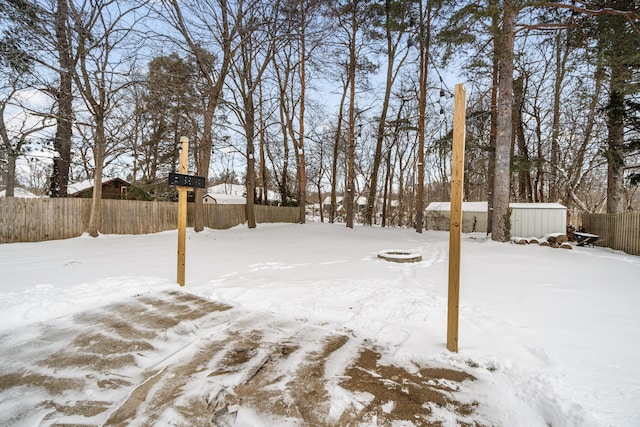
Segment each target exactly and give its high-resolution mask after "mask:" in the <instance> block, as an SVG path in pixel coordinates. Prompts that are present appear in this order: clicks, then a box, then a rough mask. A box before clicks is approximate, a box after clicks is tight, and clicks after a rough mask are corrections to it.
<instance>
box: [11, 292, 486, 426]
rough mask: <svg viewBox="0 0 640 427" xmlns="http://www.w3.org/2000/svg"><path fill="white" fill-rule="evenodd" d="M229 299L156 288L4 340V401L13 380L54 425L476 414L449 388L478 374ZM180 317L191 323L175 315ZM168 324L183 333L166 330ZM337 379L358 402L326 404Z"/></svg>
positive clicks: (364, 420) (418, 421) (345, 422)
mask: <svg viewBox="0 0 640 427" xmlns="http://www.w3.org/2000/svg"><path fill="white" fill-rule="evenodd" d="M230 309H231V307H229V306H226V305H223V304H218V303H215V302H211V301H208V300H206V299H202V298H198V297H196V296H194V295H190V294H187V293H183V292H169V293H158V294H155V295H153V296H143V297H139V298H136V299H134V300H132V301H131V302H129V303H126V304H122V303H121V304H116V305H112V306H108V307H105V308H103V309H101V310H98V311H97V312H96V311H94V312H91V313H84V314H81V315H77V316H74V317H73V320H74V325H75V326H74V327H73V328H67V329H64V330H63V329H61V328H57V329H56V328H52V329H51V330H52V331H53V332H56V331H57V332H56V333H58V335H56V338H55V340H56V341H55V343H54V342H52V341H51V340H47V339H41V338H40V339H39V341H37V345H41V343H47V342H48V343H49V344H51V345H50V346H49V347H43V348H42V349H41V351H40V353H36V354H39V356H38V357H37V358H36V359H33V360H27V361H25V362H24V363H22V365H20V360H19V359H20V351H22V350H13V351H9V350H6V351H4V350H3V349H2V346H1V345H0V372H3V373H4V374H3V375H0V400H2V399H3V396H6V395H5V394H4V393H10V392H11V389H15V388H17V387H21V388H20V393H21V396H29V397H30V399H31V400H30V401H31V402H32V403H33V409H31V411H32V413H35V412H38V413H39V414H40V415H41V419H43V420H44V421H45V422H46V423H47V424H48V425H56V426H63V425H72V424H73V425H80V424H82V422H81V421H82V420H83V419H84V420H87V422H86V423H85V424H88V425H95V424H96V420H98V421H97V423H98V424H102V425H107V426H128V425H132V424H135V425H142V426H147V425H148V426H151V425H159V424H160V423H163V422H165V421H166V419H167V417H169V419H171V420H172V423H173V424H174V425H185V426H196V427H197V426H212V425H214V426H233V425H236V420H237V417H238V413H239V411H240V410H242V408H245V409H247V408H248V409H250V410H251V411H253V412H254V413H256V414H258V416H263V417H264V418H265V419H266V420H275V421H274V425H276V424H277V423H278V422H277V420H285V419H286V420H293V422H294V423H295V424H297V425H302V426H314V427H315V426H318V427H323V426H327V427H333V426H358V425H363V424H366V425H372V424H375V425H380V426H390V425H392V423H393V422H397V421H401V422H405V423H410V425H415V426H439V425H440V424H439V423H438V421H437V420H436V419H434V414H433V412H434V409H435V408H443V409H444V410H446V411H448V413H450V414H451V413H453V414H455V416H456V417H457V418H458V425H461V426H476V425H477V424H475V423H474V422H473V421H470V420H473V417H474V413H475V411H476V407H477V403H475V402H461V401H459V400H458V399H456V397H455V396H456V394H455V392H456V391H458V390H460V389H461V388H462V387H464V383H465V382H466V381H473V380H474V378H473V377H472V376H471V375H469V374H468V373H465V372H462V371H457V370H449V369H439V368H432V367H415V366H414V369H412V370H411V372H409V371H408V370H406V369H404V368H401V367H396V366H388V365H381V364H380V360H381V357H382V354H383V352H382V350H379V349H376V348H375V347H371V346H370V345H369V343H367V344H366V346H364V347H358V344H357V343H356V342H354V341H353V338H349V337H348V336H346V335H342V334H337V333H335V332H334V331H331V330H329V329H326V328H320V327H316V326H313V325H309V324H306V323H301V322H294V321H288V320H284V319H273V318H271V317H268V316H263V315H255V314H252V313H247V312H244V311H241V310H233V311H229V310H230ZM183 321H187V322H188V324H193V328H194V329H193V330H197V331H198V334H197V335H192V334H191V332H190V331H191V329H189V328H185V327H183V326H179V325H181V323H182V322H183ZM62 331H65V332H64V333H62ZM168 335H170V336H171V337H176V336H177V337H181V338H180V339H178V340H176V341H175V342H174V341H171V340H169V341H167V340H166V339H165V337H166V336H168ZM63 341H64V342H66V343H68V344H65V345H63V346H61V345H60V343H61V342H63ZM34 342H35V341H34ZM52 343H53V344H52ZM0 344H1V342H0ZM27 344H28V343H27ZM347 344H348V345H347ZM34 345H36V344H34ZM167 345H169V346H174V347H170V348H167V347H166V346H167ZM24 349H25V350H24V351H27V349H29V345H25V346H24ZM29 351H30V353H29V355H30V356H29V357H31V356H32V355H33V354H34V353H33V350H32V349H29ZM6 356H9V357H10V358H11V359H12V360H11V361H10V362H9V363H6V362H5V361H3V359H6ZM345 358H347V359H346V360H345ZM351 358H354V360H353V361H352V363H351V364H349V360H351ZM328 360H333V361H336V360H342V361H343V363H344V366H347V365H348V367H347V368H346V369H345V371H344V372H337V374H338V375H339V377H338V378H342V380H341V381H340V382H339V383H337V382H336V381H338V380H336V379H335V378H334V379H332V380H328V379H327V361H328ZM141 361H143V362H144V365H140V362H141ZM340 363H342V362H340ZM145 366H146V368H145ZM331 366H332V369H333V370H335V363H334V364H332V365H331ZM334 374H336V373H334ZM332 375H333V374H332ZM336 387H341V388H342V389H343V391H344V393H346V394H351V395H352V396H353V401H354V402H360V403H361V404H359V405H357V407H355V406H352V407H351V408H348V409H347V410H346V411H345V412H344V413H342V414H332V413H331V411H332V408H331V393H332V392H333V391H335V388H336ZM30 390H31V391H30ZM88 390H91V393H87V391H88ZM43 391H44V393H43ZM7 395H9V394H7ZM10 395H11V396H17V394H16V393H13V394H10ZM60 396H64V397H63V398H60ZM362 396H365V397H364V398H361V397H362ZM89 397H90V398H89ZM38 399H39V400H38ZM334 410H335V409H334ZM21 411H26V412H20V413H14V414H8V415H6V416H4V418H3V415H2V414H0V425H1V424H3V421H8V420H11V421H12V422H15V420H18V422H19V421H20V419H23V418H25V417H28V416H29V413H28V411H29V409H27V410H24V409H23V408H22V409H21ZM332 417H333V418H332ZM70 420H72V421H73V422H72V423H70Z"/></svg>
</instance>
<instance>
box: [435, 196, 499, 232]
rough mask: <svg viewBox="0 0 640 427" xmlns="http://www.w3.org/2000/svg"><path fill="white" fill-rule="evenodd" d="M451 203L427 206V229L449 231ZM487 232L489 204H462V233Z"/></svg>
mask: <svg viewBox="0 0 640 427" xmlns="http://www.w3.org/2000/svg"><path fill="white" fill-rule="evenodd" d="M450 209H451V204H450V203H449V202H432V203H429V206H427V210H426V214H425V228H426V229H427V230H441V231H449V213H450ZM476 231H477V232H481V233H486V232H487V202H463V203H462V232H463V233H473V232H476Z"/></svg>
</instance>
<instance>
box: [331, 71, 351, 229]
mask: <svg viewBox="0 0 640 427" xmlns="http://www.w3.org/2000/svg"><path fill="white" fill-rule="evenodd" d="M348 87H349V80H347V81H346V82H345V84H344V85H343V87H342V97H341V98H340V104H339V106H338V126H337V128H336V138H335V140H334V142H333V158H332V159H331V208H330V210H329V222H330V223H333V222H334V221H335V219H336V205H337V196H336V186H337V185H338V157H339V156H340V140H341V139H342V116H343V115H344V101H345V99H346V98H347V89H348ZM343 200H344V199H343Z"/></svg>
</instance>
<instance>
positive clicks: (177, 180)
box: [169, 136, 206, 286]
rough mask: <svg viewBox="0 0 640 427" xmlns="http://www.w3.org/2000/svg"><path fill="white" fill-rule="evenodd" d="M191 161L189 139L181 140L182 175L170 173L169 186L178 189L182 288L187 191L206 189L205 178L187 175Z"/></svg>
mask: <svg viewBox="0 0 640 427" xmlns="http://www.w3.org/2000/svg"><path fill="white" fill-rule="evenodd" d="M188 160H189V138H187V137H186V136H183V137H181V138H180V173H169V185H175V186H177V187H178V277H177V281H178V284H179V285H180V286H184V277H185V264H186V242H187V191H189V190H190V189H193V188H205V185H206V179H205V177H203V176H195V175H187V168H188Z"/></svg>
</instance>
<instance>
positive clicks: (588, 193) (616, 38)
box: [0, 0, 640, 241]
mask: <svg viewBox="0 0 640 427" xmlns="http://www.w3.org/2000/svg"><path fill="white" fill-rule="evenodd" d="M639 10H640V2H638V1H632V0H617V1H557V2H551V1H517V0H502V1H498V0H484V1H480V2H471V1H468V2H467V1H448V0H404V1H398V0H395V1H394V0H335V1H325V0H269V1H267V0H185V1H178V0H161V1H150V0H136V1H116V0H93V1H74V0H40V1H34V0H6V1H4V2H3V3H2V4H0V30H1V31H2V32H1V34H0V67H1V69H2V70H1V71H0V138H1V139H2V145H0V147H1V148H0V159H2V163H1V167H2V169H3V178H2V179H3V183H4V186H5V188H6V194H7V196H12V195H13V192H14V188H15V186H16V183H17V181H16V180H17V179H18V180H20V181H21V182H20V183H21V184H22V185H26V186H31V187H35V186H38V185H39V186H41V187H46V192H47V194H48V195H50V196H51V197H65V196H66V195H67V188H68V185H69V182H70V180H74V179H86V178H93V180H94V184H95V185H94V192H93V204H92V214H91V219H90V226H89V230H88V231H89V233H90V234H91V235H97V234H98V229H97V226H98V223H99V215H100V200H101V194H100V193H101V185H100V183H101V182H102V178H103V176H104V175H105V172H108V173H110V174H119V175H122V176H123V177H125V178H126V179H128V180H130V181H131V182H132V183H134V184H135V185H136V186H139V187H140V188H143V189H145V190H146V191H148V192H149V193H151V194H153V195H154V196H155V197H157V198H167V197H171V196H172V195H171V192H170V191H169V189H168V188H167V185H166V177H167V174H168V172H171V171H175V170H176V168H177V163H178V157H179V153H178V147H179V138H180V137H181V136H188V137H189V139H190V141H191V150H190V165H191V167H190V169H191V170H192V171H193V173H195V174H197V175H201V176H205V177H206V178H207V179H208V181H209V182H233V183H242V184H244V185H245V187H246V195H247V197H246V200H247V205H246V209H247V218H248V224H249V227H255V215H254V214H253V206H254V204H255V203H269V202H274V201H273V200H269V194H271V192H270V191H269V190H271V191H275V192H276V193H277V194H278V199H279V200H277V202H278V203H282V204H288V205H291V204H293V205H297V206H299V209H300V222H304V221H305V209H306V206H307V205H308V204H309V203H313V202H317V203H320V204H322V203H323V200H324V199H325V198H326V199H327V200H329V201H330V203H328V206H329V210H328V212H327V216H328V220H329V221H335V220H338V219H341V220H344V221H345V223H346V225H347V227H353V225H354V222H356V221H361V222H363V223H365V224H374V223H380V224H381V225H382V226H387V225H399V226H407V225H409V226H414V227H415V228H416V230H417V231H418V232H421V231H422V227H423V212H424V207H425V204H426V203H427V202H428V201H432V200H448V198H449V194H448V192H449V180H450V170H449V164H450V155H451V143H452V141H451V140H452V136H451V133H452V130H451V128H452V123H451V117H452V113H451V106H452V95H451V90H450V87H449V86H451V84H452V82H451V81H450V79H449V77H448V75H449V74H450V73H451V71H452V70H453V71H455V73H456V75H457V78H459V79H461V80H464V81H465V82H466V84H467V91H468V93H469V94H470V95H469V99H468V105H467V122H466V133H467V149H466V157H465V163H466V164H465V169H466V174H465V183H464V185H465V199H466V200H469V201H475V200H488V201H489V207H490V212H491V215H490V230H491V232H492V237H493V238H494V239H495V240H499V241H506V240H508V239H509V220H508V218H509V207H508V206H509V202H510V201H526V202H561V203H563V204H565V205H567V206H569V207H570V208H573V209H576V210H578V211H583V212H599V211H607V212H622V211H625V210H629V209H633V208H635V209H637V208H638V204H639V203H640V202H639V198H640V196H639V195H638V193H637V184H638V182H640V139H639V138H638V135H639V133H638V132H639V130H640V128H639V125H640V114H639V112H640V100H639V99H638V94H639V87H638V85H639V82H640V80H639V79H638V75H639V73H638V71H639V68H640V30H639V28H640V12H639ZM47 152H48V153H52V154H53V161H52V164H51V166H42V165H43V164H45V165H46V163H42V162H39V161H37V160H36V159H37V158H38V156H39V155H40V156H41V155H44V154H42V153H47ZM38 153H41V154H38ZM18 159H23V160H25V159H26V160H28V161H23V166H22V169H20V170H21V172H20V173H19V172H18V171H19V168H17V166H16V165H17V164H19V161H18ZM237 159H240V163H241V164H242V169H239V168H238V161H237ZM27 181H28V182H27ZM203 191H204V190H201V189H196V190H195V198H194V200H195V203H196V210H195V212H196V214H195V229H196V230H197V231H199V230H201V229H202V228H203V218H202V209H201V205H202V200H203V195H204V193H203ZM360 200H364V201H365V203H363V204H362V203H358V202H359V201H360ZM358 206H362V208H361V209H359V208H358ZM320 214H321V215H322V216H324V211H323V209H321V210H320ZM323 219H324V218H323Z"/></svg>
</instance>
